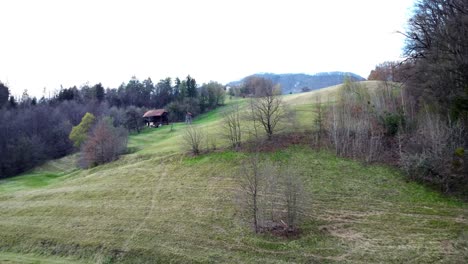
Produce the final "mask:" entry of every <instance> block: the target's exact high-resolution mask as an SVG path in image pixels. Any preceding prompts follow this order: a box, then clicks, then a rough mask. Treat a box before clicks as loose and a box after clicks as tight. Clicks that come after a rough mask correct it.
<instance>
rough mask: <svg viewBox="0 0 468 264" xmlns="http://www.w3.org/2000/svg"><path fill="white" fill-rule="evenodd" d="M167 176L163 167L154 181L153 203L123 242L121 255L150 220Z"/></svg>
mask: <svg viewBox="0 0 468 264" xmlns="http://www.w3.org/2000/svg"><path fill="white" fill-rule="evenodd" d="M166 177H167V169H166V167H163V170H162V172H161V174H160V175H159V177H155V178H156V179H155V181H154V183H153V185H154V187H153V191H152V192H153V194H152V196H151V205H150V207H149V208H148V209H147V210H146V212H145V214H144V217H143V219H142V220H141V222H140V224H138V226H137V227H136V228H135V229H134V230H133V232H132V234H131V235H130V236H129V237H128V238H127V239H126V240H125V242H124V243H123V246H122V254H123V255H122V256H121V257H123V256H124V255H125V253H126V252H127V251H128V250H129V249H130V248H129V246H130V243H131V242H132V240H133V239H134V238H135V237H136V236H137V235H138V233H139V232H140V230H141V229H142V228H143V226H144V225H145V224H146V221H147V220H148V218H149V217H150V216H151V213H152V212H153V210H154V207H155V206H156V196H157V194H158V193H159V192H160V191H161V188H162V184H163V183H164V180H165V179H166Z"/></svg>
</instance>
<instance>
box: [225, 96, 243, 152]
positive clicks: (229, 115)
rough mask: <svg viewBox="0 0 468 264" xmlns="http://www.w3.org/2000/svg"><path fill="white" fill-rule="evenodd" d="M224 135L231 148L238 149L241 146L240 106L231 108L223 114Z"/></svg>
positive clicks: (236, 105)
mask: <svg viewBox="0 0 468 264" xmlns="http://www.w3.org/2000/svg"><path fill="white" fill-rule="evenodd" d="M222 116H223V121H224V122H223V125H224V135H225V137H227V139H228V140H229V142H231V146H232V147H233V148H234V149H237V148H239V147H240V146H241V142H242V130H241V117H240V116H241V113H240V107H239V104H235V105H233V106H231V107H230V108H229V109H228V110H226V111H225V112H223V113H222Z"/></svg>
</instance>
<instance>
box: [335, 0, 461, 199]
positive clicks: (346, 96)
mask: <svg viewBox="0 0 468 264" xmlns="http://www.w3.org/2000/svg"><path fill="white" fill-rule="evenodd" d="M403 34H404V35H405V36H406V38H407V42H406V47H405V55H406V57H407V59H406V60H405V61H403V62H384V63H382V64H380V65H377V66H376V68H375V69H374V70H373V71H372V72H371V73H370V75H369V80H381V81H384V82H385V85H383V86H384V87H381V88H380V89H378V90H377V91H372V92H371V91H367V90H365V89H362V87H360V86H359V85H355V84H349V85H347V86H345V90H343V91H342V93H341V94H340V96H339V98H338V103H337V104H336V105H335V106H333V107H332V109H331V112H330V113H329V116H328V118H329V124H330V126H329V129H330V133H331V137H332V141H333V143H334V145H335V146H336V152H337V153H338V154H341V155H351V156H360V157H364V158H365V159H366V160H380V161H382V160H392V159H393V160H395V161H397V162H398V164H399V165H400V166H401V168H403V169H404V170H405V171H406V173H407V175H408V177H410V178H411V179H413V180H417V181H421V182H425V183H428V184H430V185H433V186H437V187H438V188H440V189H441V190H442V191H443V192H448V193H452V192H459V193H460V192H461V193H463V194H464V195H465V197H467V196H468V193H467V190H468V155H467V148H468V140H467V139H468V2H467V1H464V0H449V1H446V0H422V1H418V2H417V3H416V6H415V13H414V15H413V17H412V18H411V19H410V20H409V26H408V31H407V32H406V33H403ZM393 82H398V83H401V84H402V85H401V87H400V85H395V83H393Z"/></svg>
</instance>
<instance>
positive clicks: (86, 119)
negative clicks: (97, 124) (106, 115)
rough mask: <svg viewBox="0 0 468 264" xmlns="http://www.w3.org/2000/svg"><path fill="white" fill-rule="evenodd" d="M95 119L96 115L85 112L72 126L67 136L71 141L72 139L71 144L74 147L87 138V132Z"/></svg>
mask: <svg viewBox="0 0 468 264" xmlns="http://www.w3.org/2000/svg"><path fill="white" fill-rule="evenodd" d="M95 120H96V117H95V116H94V115H93V114H91V113H86V114H85V115H84V116H83V118H82V119H81V122H80V123H79V124H78V125H77V126H74V127H73V128H72V131H71V132H70V136H69V138H70V140H71V141H73V145H74V146H75V147H77V148H79V147H80V146H81V144H83V142H84V141H85V140H86V139H87V137H88V133H89V131H90V129H91V127H92V126H93V124H94V121H95Z"/></svg>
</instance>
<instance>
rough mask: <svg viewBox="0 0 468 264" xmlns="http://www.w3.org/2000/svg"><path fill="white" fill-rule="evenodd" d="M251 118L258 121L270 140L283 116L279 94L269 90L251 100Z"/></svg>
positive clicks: (282, 105)
mask: <svg viewBox="0 0 468 264" xmlns="http://www.w3.org/2000/svg"><path fill="white" fill-rule="evenodd" d="M252 110H253V118H254V120H255V121H257V122H259V123H260V124H261V126H262V127H263V129H264V130H265V133H266V135H267V137H268V140H271V138H272V136H273V134H274V133H275V132H276V131H277V129H278V124H279V122H280V121H281V120H282V119H283V118H284V117H285V113H284V103H283V100H282V99H281V97H279V95H278V94H277V93H276V92H275V91H273V90H271V91H270V92H268V93H266V94H265V95H264V96H261V97H258V98H255V100H253V109H252Z"/></svg>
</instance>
